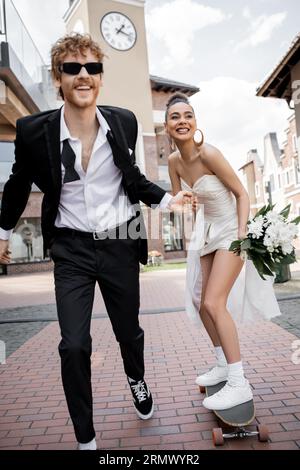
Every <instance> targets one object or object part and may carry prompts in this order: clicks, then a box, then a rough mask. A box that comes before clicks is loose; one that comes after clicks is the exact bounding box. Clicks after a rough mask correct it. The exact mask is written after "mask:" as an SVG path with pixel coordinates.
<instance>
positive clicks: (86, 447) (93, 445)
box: [78, 438, 97, 450]
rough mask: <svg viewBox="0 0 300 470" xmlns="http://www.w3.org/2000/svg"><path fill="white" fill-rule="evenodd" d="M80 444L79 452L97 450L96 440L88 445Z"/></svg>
mask: <svg viewBox="0 0 300 470" xmlns="http://www.w3.org/2000/svg"><path fill="white" fill-rule="evenodd" d="M78 444H79V450H97V444H96V439H95V438H94V439H92V440H91V441H90V442H87V443H86V444H81V443H80V442H78Z"/></svg>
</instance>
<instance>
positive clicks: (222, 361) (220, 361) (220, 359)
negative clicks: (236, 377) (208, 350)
mask: <svg viewBox="0 0 300 470" xmlns="http://www.w3.org/2000/svg"><path fill="white" fill-rule="evenodd" d="M215 352H216V356H217V365H218V366H219V367H226V366H227V361H226V357H225V354H224V351H223V349H222V347H221V346H215Z"/></svg>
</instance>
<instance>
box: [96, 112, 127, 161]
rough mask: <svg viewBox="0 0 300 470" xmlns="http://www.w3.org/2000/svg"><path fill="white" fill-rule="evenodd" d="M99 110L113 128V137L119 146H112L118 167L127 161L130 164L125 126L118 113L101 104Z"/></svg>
mask: <svg viewBox="0 0 300 470" xmlns="http://www.w3.org/2000/svg"><path fill="white" fill-rule="evenodd" d="M99 110H100V112H101V114H103V116H104V118H105V120H106V121H107V123H108V125H109V127H110V129H111V133H112V138H113V140H114V143H115V144H116V147H117V148H112V151H113V156H114V160H115V164H116V165H117V166H118V167H120V166H121V167H122V166H123V167H124V163H125V162H128V164H130V163H131V159H130V155H129V150H128V143H127V140H126V136H125V132H124V128H123V126H122V123H121V121H120V118H119V116H118V114H117V113H112V112H111V111H110V110H108V109H104V108H102V107H101V106H100V107H99ZM114 147H115V146H114ZM118 150H119V151H118ZM120 159H121V160H120ZM124 159H125V161H124Z"/></svg>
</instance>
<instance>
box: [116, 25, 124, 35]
mask: <svg viewBox="0 0 300 470" xmlns="http://www.w3.org/2000/svg"><path fill="white" fill-rule="evenodd" d="M123 28H125V24H122V26H121V28H120V29H117V28H116V33H117V34H119V33H122V32H123V31H122V29H123Z"/></svg>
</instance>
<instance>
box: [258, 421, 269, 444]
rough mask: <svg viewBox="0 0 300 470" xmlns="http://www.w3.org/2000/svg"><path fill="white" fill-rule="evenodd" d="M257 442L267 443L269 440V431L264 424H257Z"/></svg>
mask: <svg viewBox="0 0 300 470" xmlns="http://www.w3.org/2000/svg"><path fill="white" fill-rule="evenodd" d="M257 432H258V440H259V441H260V442H268V440H269V430H268V428H267V426H265V425H264V424H259V425H258V426H257Z"/></svg>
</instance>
